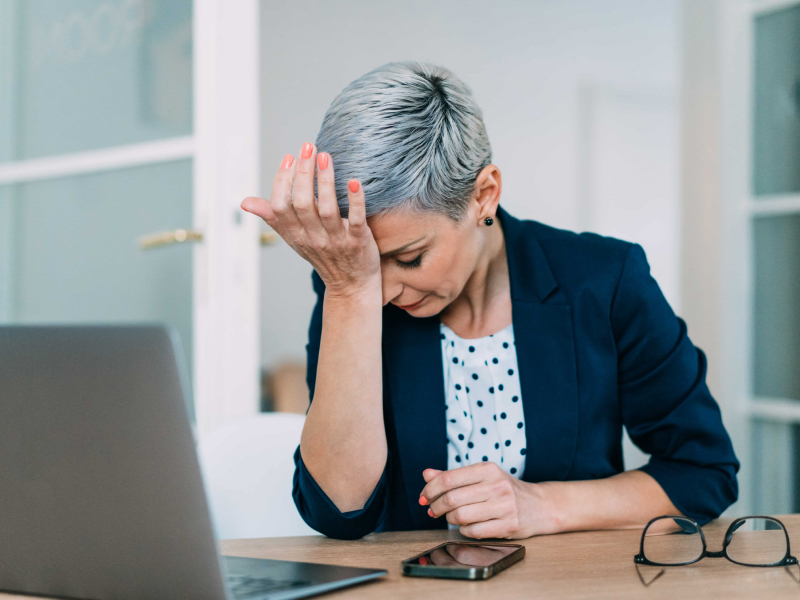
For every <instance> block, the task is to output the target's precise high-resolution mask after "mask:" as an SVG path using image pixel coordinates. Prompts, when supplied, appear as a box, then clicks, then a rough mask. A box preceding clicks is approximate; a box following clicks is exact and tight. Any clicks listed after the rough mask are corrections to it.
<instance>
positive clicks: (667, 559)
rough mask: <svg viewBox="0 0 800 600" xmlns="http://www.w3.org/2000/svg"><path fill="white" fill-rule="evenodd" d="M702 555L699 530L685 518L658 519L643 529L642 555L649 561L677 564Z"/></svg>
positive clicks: (701, 541)
mask: <svg viewBox="0 0 800 600" xmlns="http://www.w3.org/2000/svg"><path fill="white" fill-rule="evenodd" d="M702 555H703V538H702V537H701V536H700V530H699V529H698V528H697V526H695V524H694V523H692V522H691V521H689V520H687V519H680V518H677V517H676V518H664V519H658V520H656V521H653V522H652V523H650V525H648V527H647V529H646V530H645V533H644V556H645V558H647V560H649V561H652V562H654V563H661V564H663V565H679V564H682V563H687V562H692V561H695V560H697V559H698V558H700V557H701V556H702Z"/></svg>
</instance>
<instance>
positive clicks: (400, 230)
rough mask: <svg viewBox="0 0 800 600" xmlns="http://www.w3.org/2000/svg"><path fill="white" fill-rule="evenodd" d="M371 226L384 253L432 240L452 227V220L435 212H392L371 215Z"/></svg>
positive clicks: (376, 241)
mask: <svg viewBox="0 0 800 600" xmlns="http://www.w3.org/2000/svg"><path fill="white" fill-rule="evenodd" d="M369 227H370V230H371V231H372V235H373V237H374V238H375V243H377V244H378V249H379V250H380V252H381V254H382V255H383V254H388V253H391V252H393V251H395V250H399V251H401V252H402V250H400V249H401V248H403V247H405V246H412V247H416V246H418V245H420V244H422V243H424V242H426V241H430V240H431V239H433V238H434V237H436V236H437V235H438V234H440V233H442V232H443V230H444V229H445V228H450V227H452V221H451V220H450V219H449V218H447V217H446V216H444V215H438V214H433V213H429V214H420V213H410V212H405V211H404V212H390V213H387V214H385V215H380V216H375V217H371V218H370V219H369Z"/></svg>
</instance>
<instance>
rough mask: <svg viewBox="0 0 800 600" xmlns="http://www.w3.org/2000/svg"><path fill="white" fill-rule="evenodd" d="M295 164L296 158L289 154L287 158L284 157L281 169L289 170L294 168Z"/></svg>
mask: <svg viewBox="0 0 800 600" xmlns="http://www.w3.org/2000/svg"><path fill="white" fill-rule="evenodd" d="M293 162H294V156H292V155H291V154H287V155H286V156H284V157H283V162H282V163H281V169H288V168H289V167H291V166H292V163H293Z"/></svg>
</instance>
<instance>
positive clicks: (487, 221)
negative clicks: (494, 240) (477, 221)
mask: <svg viewBox="0 0 800 600" xmlns="http://www.w3.org/2000/svg"><path fill="white" fill-rule="evenodd" d="M483 222H484V223H486V224H487V225H491V224H492V223H494V219H493V218H492V217H486V218H485V219H484V220H483Z"/></svg>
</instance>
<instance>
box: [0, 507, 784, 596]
mask: <svg viewBox="0 0 800 600" xmlns="http://www.w3.org/2000/svg"><path fill="white" fill-rule="evenodd" d="M779 518H780V519H781V521H783V522H784V524H785V525H786V527H787V529H788V531H789V537H790V540H792V541H793V542H794V548H793V553H794V555H795V556H797V554H798V551H799V550H800V515H788V516H780V517H779ZM730 522H731V519H720V520H718V521H715V522H713V523H710V524H708V525H706V526H705V527H704V528H703V531H704V532H705V535H706V539H707V542H708V548H709V550H719V549H721V548H722V536H723V535H724V534H725V530H726V528H727V526H728V525H729V524H730ZM640 536H641V531H640V530H616V531H587V532H576V533H564V534H559V535H551V536H541V537H534V538H530V539H527V540H523V541H521V542H520V543H523V544H525V546H526V550H527V555H526V557H525V558H524V559H523V560H522V561H521V562H519V563H517V564H516V565H514V566H512V567H511V568H509V569H508V570H506V571H503V572H502V573H500V574H499V575H497V576H495V577H494V578H492V579H489V580H486V581H454V580H445V579H428V578H412V577H404V576H402V575H401V574H400V561H401V560H403V559H405V558H408V557H411V556H413V555H415V554H419V553H421V552H423V551H425V550H426V549H428V548H431V547H432V546H435V545H436V544H439V543H441V542H442V541H445V540H448V539H453V540H465V539H467V538H464V537H462V536H461V535H460V534H458V533H457V532H456V531H446V530H436V531H415V532H394V533H378V534H372V535H369V536H366V537H365V538H363V539H361V540H354V541H340V540H332V539H328V538H325V537H322V536H307V537H294V538H269V539H254V540H227V541H223V542H220V549H221V551H222V552H223V553H224V554H230V555H235V556H251V557H256V558H273V559H280V560H298V561H305V562H319V563H331V564H339V565H350V566H363V567H372V568H383V569H387V570H388V571H389V574H388V575H387V576H386V577H384V578H382V579H380V580H378V581H375V582H371V583H367V584H363V585H361V586H357V587H353V588H349V589H345V590H342V591H339V592H334V593H332V594H328V595H326V596H324V597H325V598H331V599H334V598H353V599H356V598H386V599H390V600H391V599H394V598H409V599H411V598H413V599H414V600H419V599H420V598H459V599H460V600H461V599H465V598H503V599H505V598H537V599H538V598H598V599H604V598H608V599H615V600H617V599H621V600H624V599H626V598H647V599H650V600H658V599H662V598H678V597H681V598H712V597H719V598H725V599H726V600H728V599H731V598H755V597H763V598H770V599H781V598H792V599H793V600H796V599H797V598H798V597H800V583H798V581H797V580H798V579H800V569H799V568H798V567H796V566H795V567H793V568H794V571H793V574H794V579H793V578H792V576H791V575H790V574H789V573H787V571H786V570H785V569H784V568H782V567H773V568H754V567H742V566H739V565H735V564H733V563H731V562H730V561H727V560H725V559H724V558H716V559H715V558H705V559H703V560H702V561H700V562H699V563H696V564H694V565H689V566H685V567H669V568H668V569H667V571H666V573H665V574H664V575H663V576H661V577H660V578H659V579H658V580H657V581H655V582H654V583H653V584H652V585H651V586H650V587H648V588H645V587H643V586H642V584H641V583H640V581H639V578H638V577H637V575H636V570H635V567H634V564H633V556H634V554H636V553H637V552H638V550H639V539H640ZM768 537H769V536H767V538H765V539H768ZM656 572H657V569H656V568H654V567H642V574H643V576H644V577H645V579H649V578H650V577H652V576H653V575H654V574H655V573H656ZM9 598H23V596H13V595H4V594H0V599H3V600H6V599H9Z"/></svg>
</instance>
